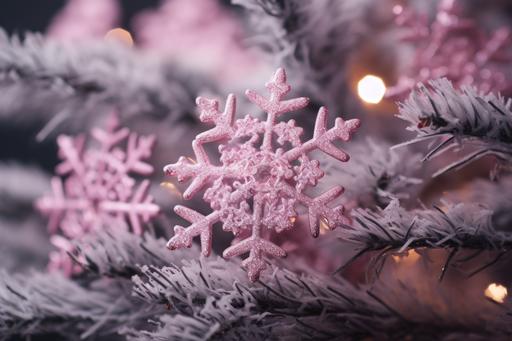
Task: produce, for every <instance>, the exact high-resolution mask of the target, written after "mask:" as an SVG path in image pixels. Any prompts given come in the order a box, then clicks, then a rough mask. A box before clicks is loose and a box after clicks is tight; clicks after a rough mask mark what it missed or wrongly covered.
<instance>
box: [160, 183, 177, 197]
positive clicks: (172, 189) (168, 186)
mask: <svg viewBox="0 0 512 341" xmlns="http://www.w3.org/2000/svg"><path fill="white" fill-rule="evenodd" d="M160 186H162V187H163V188H166V189H168V190H169V192H171V193H173V194H175V195H177V196H181V192H180V191H179V189H178V188H177V187H176V185H175V184H173V183H172V182H168V181H165V182H162V183H160Z"/></svg>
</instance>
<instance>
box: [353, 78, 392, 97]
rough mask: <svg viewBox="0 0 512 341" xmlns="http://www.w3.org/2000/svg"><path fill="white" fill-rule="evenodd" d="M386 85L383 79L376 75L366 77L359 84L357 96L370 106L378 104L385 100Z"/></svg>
mask: <svg viewBox="0 0 512 341" xmlns="http://www.w3.org/2000/svg"><path fill="white" fill-rule="evenodd" d="M385 93H386V84H384V81H383V80H382V78H380V77H377V76H374V75H366V76H364V77H363V78H361V80H359V82H358V83H357V94H358V95H359V97H360V98H361V99H362V100H363V101H365V102H366V103H370V104H377V103H379V102H380V101H382V99H383V98H384V94H385Z"/></svg>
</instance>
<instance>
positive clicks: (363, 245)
mask: <svg viewBox="0 0 512 341" xmlns="http://www.w3.org/2000/svg"><path fill="white" fill-rule="evenodd" d="M352 216H353V219H354V225H353V226H352V227H350V226H347V227H346V228H345V229H343V230H340V232H339V233H340V237H341V239H343V240H345V241H348V242H351V243H354V244H355V245H358V246H359V249H360V250H361V251H364V252H366V251H372V250H383V249H387V250H389V251H392V250H393V251H397V252H402V251H404V250H406V249H407V248H418V247H427V248H455V249H462V248H467V249H477V250H495V251H508V250H510V249H511V248H512V235H510V234H507V233H504V232H499V231H496V229H495V228H494V226H493V223H492V220H491V217H492V211H490V210H488V209H486V208H483V207H480V206H478V205H474V204H457V205H448V204H447V205H446V207H444V208H440V207H437V206H435V207H434V208H433V209H423V210H416V211H410V212H408V211H406V210H404V209H403V208H401V207H400V205H399V203H398V201H397V200H393V201H392V202H391V203H390V204H389V205H388V206H387V207H386V208H385V209H384V210H379V211H372V210H363V209H359V210H355V211H353V212H352Z"/></svg>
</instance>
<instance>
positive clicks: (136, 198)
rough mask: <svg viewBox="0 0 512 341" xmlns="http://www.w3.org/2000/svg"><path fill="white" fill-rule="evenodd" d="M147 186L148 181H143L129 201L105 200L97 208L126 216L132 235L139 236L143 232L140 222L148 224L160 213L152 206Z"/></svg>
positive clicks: (157, 208) (151, 198)
mask: <svg viewBox="0 0 512 341" xmlns="http://www.w3.org/2000/svg"><path fill="white" fill-rule="evenodd" d="M149 185H150V182H149V180H144V181H142V182H141V183H140V185H139V187H138V188H137V190H135V192H134V193H133V196H132V198H131V200H130V201H127V202H122V201H111V200H106V201H102V202H101V203H100V204H99V208H100V210H102V211H105V212H108V213H112V214H117V215H121V216H123V215H125V216H127V217H128V220H129V221H130V225H131V227H132V230H133V233H135V234H137V235H140V234H142V232H143V229H142V226H141V222H144V223H146V222H148V221H149V220H150V219H151V218H152V217H153V216H155V215H156V214H158V212H159V211H160V209H159V207H158V206H157V205H155V204H153V197H152V196H151V195H149V194H148V191H149Z"/></svg>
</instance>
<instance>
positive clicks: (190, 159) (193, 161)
mask: <svg viewBox="0 0 512 341" xmlns="http://www.w3.org/2000/svg"><path fill="white" fill-rule="evenodd" d="M187 160H188V161H190V163H193V164H196V163H197V161H196V160H194V159H193V158H191V157H187Z"/></svg>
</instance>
